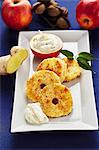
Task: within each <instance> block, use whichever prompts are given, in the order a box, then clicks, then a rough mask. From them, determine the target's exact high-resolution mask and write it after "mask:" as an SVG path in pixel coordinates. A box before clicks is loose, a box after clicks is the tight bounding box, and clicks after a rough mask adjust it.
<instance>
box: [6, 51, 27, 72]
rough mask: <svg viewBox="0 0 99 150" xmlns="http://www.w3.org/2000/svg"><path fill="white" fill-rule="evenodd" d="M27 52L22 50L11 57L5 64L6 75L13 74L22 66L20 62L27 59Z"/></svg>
mask: <svg viewBox="0 0 99 150" xmlns="http://www.w3.org/2000/svg"><path fill="white" fill-rule="evenodd" d="M27 56H28V51H27V50H26V49H25V48H23V49H20V50H19V51H18V52H16V53H15V54H14V55H12V56H11V57H10V59H9V61H8V63H7V70H6V71H7V73H9V74H11V73H14V72H15V71H16V70H17V69H18V68H19V67H20V65H21V64H22V62H23V61H24V60H25V59H26V58H27Z"/></svg>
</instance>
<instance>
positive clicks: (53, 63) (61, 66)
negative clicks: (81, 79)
mask: <svg viewBox="0 0 99 150" xmlns="http://www.w3.org/2000/svg"><path fill="white" fill-rule="evenodd" d="M38 70H51V71H53V72H55V73H56V74H57V75H58V76H59V77H60V80H61V82H63V81H64V79H65V76H66V70H67V65H66V64H65V63H64V61H63V60H61V59H59V58H47V59H44V60H43V61H42V62H41V63H40V64H39V65H38V66H37V71H38Z"/></svg>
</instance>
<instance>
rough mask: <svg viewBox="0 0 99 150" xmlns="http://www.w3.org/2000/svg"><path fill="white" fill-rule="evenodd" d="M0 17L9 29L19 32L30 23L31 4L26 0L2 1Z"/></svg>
mask: <svg viewBox="0 0 99 150" xmlns="http://www.w3.org/2000/svg"><path fill="white" fill-rule="evenodd" d="M2 17H3V20H4V22H5V23H6V24H7V25H8V26H9V27H10V28H12V29H15V30H21V29H22V28H25V27H27V26H28V25H29V24H30V22H31V21H32V7H31V4H30V2H29V1H28V0H4V2H3V4H2Z"/></svg>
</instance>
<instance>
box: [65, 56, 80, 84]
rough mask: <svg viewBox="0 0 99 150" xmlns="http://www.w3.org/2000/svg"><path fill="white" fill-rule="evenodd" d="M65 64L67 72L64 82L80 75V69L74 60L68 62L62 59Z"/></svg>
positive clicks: (66, 59)
mask: <svg viewBox="0 0 99 150" xmlns="http://www.w3.org/2000/svg"><path fill="white" fill-rule="evenodd" d="M63 60H64V62H65V63H66V64H67V72H66V76H65V80H64V81H67V82H68V81H71V80H73V79H75V78H77V77H79V76H80V75H81V69H80V66H79V64H78V62H77V61H76V60H69V59H68V58H64V59H63Z"/></svg>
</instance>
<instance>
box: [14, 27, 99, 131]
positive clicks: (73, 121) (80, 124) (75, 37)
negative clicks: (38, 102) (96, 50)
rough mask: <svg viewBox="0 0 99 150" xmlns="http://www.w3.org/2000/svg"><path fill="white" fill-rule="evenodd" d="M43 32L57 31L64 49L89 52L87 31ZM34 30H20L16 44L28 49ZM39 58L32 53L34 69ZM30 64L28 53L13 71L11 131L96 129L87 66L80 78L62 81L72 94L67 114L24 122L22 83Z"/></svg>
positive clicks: (92, 94)
mask: <svg viewBox="0 0 99 150" xmlns="http://www.w3.org/2000/svg"><path fill="white" fill-rule="evenodd" d="M44 32H47V33H53V34H56V35H58V36H59V37H60V38H61V39H62V41H63V49H67V50H70V51H72V52H73V53H74V55H77V54H78V53H79V52H82V51H86V52H90V48H89V35H88V32H87V31H80V30H78V31H75V30H71V31H70V30H69V31H64V30H62V31H61V30H60V31H44ZM36 33H37V32H36V31H29V32H20V33H19V40H18V45H19V46H21V47H25V48H27V49H28V50H29V49H30V47H29V41H30V39H31V37H32V36H33V35H35V34H36ZM32 55H33V54H32ZM58 57H60V58H63V57H64V56H63V55H62V54H60V55H59V56H58ZM40 61H41V60H40V59H38V58H36V57H34V56H33V71H35V69H36V66H37V65H38V64H39V63H40ZM30 64H31V63H30V57H28V58H27V59H26V60H25V61H24V63H23V64H22V65H21V67H20V68H19V70H18V71H17V73H16V84H15V96H14V105H13V114H12V122H11V132H26V131H45V130H97V129H98V122H97V114H96V106H95V98H94V91H93V83H92V73H91V71H86V70H82V75H81V77H80V78H78V79H75V80H74V81H71V82H69V83H65V85H66V86H67V87H69V88H70V90H71V93H72V97H73V111H72V113H71V114H70V115H68V116H66V117H60V118H55V119H50V121H49V123H48V124H43V125H29V124H27V123H26V121H25V119H24V109H25V107H26V105H27V99H26V97H25V84H26V80H27V79H28V78H29V72H30Z"/></svg>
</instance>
